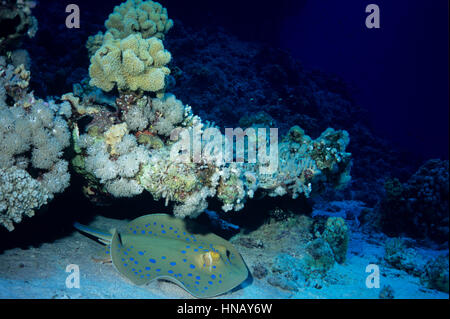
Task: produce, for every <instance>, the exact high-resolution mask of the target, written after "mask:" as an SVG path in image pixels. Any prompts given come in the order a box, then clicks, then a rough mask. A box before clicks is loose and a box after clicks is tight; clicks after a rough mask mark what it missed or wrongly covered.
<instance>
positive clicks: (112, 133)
mask: <svg viewBox="0 0 450 319" xmlns="http://www.w3.org/2000/svg"><path fill="white" fill-rule="evenodd" d="M127 133H128V127H127V123H122V124H117V125H113V126H111V127H110V128H109V130H107V131H106V132H105V143H106V144H107V145H108V146H109V147H110V152H109V153H110V154H111V155H117V154H118V153H117V151H116V145H117V144H118V143H120V142H121V141H122V138H123V137H124V136H125V135H126V134H127Z"/></svg>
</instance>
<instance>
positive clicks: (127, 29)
mask: <svg viewBox="0 0 450 319" xmlns="http://www.w3.org/2000/svg"><path fill="white" fill-rule="evenodd" d="M105 27H106V29H107V31H109V32H110V33H111V34H112V35H113V36H114V37H115V38H116V39H124V38H126V37H128V36H129V35H130V34H133V33H141V35H142V37H143V38H144V39H148V38H151V37H156V38H159V39H164V35H165V34H166V33H167V32H168V31H169V30H170V29H171V28H172V27H173V21H172V20H171V19H169V18H168V16H167V9H166V8H164V7H163V6H162V5H161V4H159V3H158V2H154V1H144V0H128V1H127V2H125V3H122V4H121V5H120V6H117V7H115V8H114V12H113V13H111V14H110V15H109V17H108V20H106V22H105Z"/></svg>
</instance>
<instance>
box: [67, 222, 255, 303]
mask: <svg viewBox="0 0 450 319" xmlns="http://www.w3.org/2000/svg"><path fill="white" fill-rule="evenodd" d="M74 226H75V228H77V229H78V230H80V231H81V232H84V233H87V234H89V235H91V236H94V237H95V238H97V239H98V240H99V241H100V242H101V243H103V244H106V247H107V248H106V253H107V254H109V255H110V257H111V260H112V263H113V265H114V267H115V268H116V269H117V271H118V272H119V273H120V274H122V275H123V276H124V277H126V278H128V279H129V280H130V281H131V282H132V283H134V284H136V285H143V284H146V283H149V282H151V281H153V280H155V279H165V280H168V281H171V282H173V283H175V284H177V285H179V286H181V287H182V288H184V289H185V290H186V291H188V292H189V293H190V294H192V295H193V296H195V297H198V298H208V297H214V296H217V295H220V294H223V293H225V292H227V291H230V290H231V289H233V288H235V287H236V286H238V285H239V284H241V283H242V282H243V281H244V280H245V279H246V278H247V277H248V269H247V266H246V265H245V262H244V260H243V259H242V257H241V255H240V254H239V252H238V251H237V250H236V248H235V247H234V246H233V245H232V244H231V243H230V242H228V241H227V240H225V239H223V238H221V237H219V236H217V235H215V234H212V233H210V232H207V231H206V230H205V229H204V228H203V227H201V226H200V225H198V224H196V223H194V222H192V221H187V220H182V219H178V218H175V217H172V216H170V215H166V214H150V215H144V216H141V217H138V218H136V219H134V220H132V221H131V222H130V223H129V224H127V226H126V227H125V228H124V230H123V231H118V230H116V229H113V230H111V231H110V233H109V232H106V231H102V230H98V229H94V228H90V227H86V226H83V225H81V224H78V223H75V225H74Z"/></svg>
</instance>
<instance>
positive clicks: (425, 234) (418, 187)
mask: <svg viewBox="0 0 450 319" xmlns="http://www.w3.org/2000/svg"><path fill="white" fill-rule="evenodd" d="M448 169H449V168H448V161H441V160H429V161H427V162H426V163H425V164H423V165H422V166H421V167H420V168H419V169H418V170H417V172H416V173H415V174H414V175H412V176H411V177H410V178H409V180H408V181H407V182H406V183H401V182H400V181H399V180H398V179H396V178H391V179H387V180H386V182H385V197H384V198H383V199H382V200H380V202H379V203H378V205H377V206H376V207H375V211H374V213H373V214H372V216H371V218H368V219H367V222H370V223H371V224H372V225H378V226H379V227H380V228H381V229H382V230H383V231H385V232H386V233H387V234H388V235H391V236H397V235H399V234H402V233H405V234H407V235H409V236H412V237H416V238H430V239H432V240H435V241H438V242H444V241H448V234H449V211H448V209H449V206H448V200H449V179H448Z"/></svg>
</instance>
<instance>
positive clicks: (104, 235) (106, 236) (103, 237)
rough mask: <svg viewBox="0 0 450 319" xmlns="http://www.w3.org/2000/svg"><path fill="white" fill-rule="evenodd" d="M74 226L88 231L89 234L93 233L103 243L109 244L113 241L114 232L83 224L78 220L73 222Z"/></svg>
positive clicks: (85, 231) (82, 230)
mask: <svg viewBox="0 0 450 319" xmlns="http://www.w3.org/2000/svg"><path fill="white" fill-rule="evenodd" d="M73 227H75V228H76V229H78V230H79V231H80V232H83V233H86V234H88V235H91V236H93V237H95V238H96V239H98V241H100V242H101V243H103V244H106V245H107V244H109V243H110V242H111V239H112V234H110V233H108V232H106V231H104V230H101V229H98V228H93V227H88V226H85V225H81V224H80V223H78V222H75V223H74V224H73Z"/></svg>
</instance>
